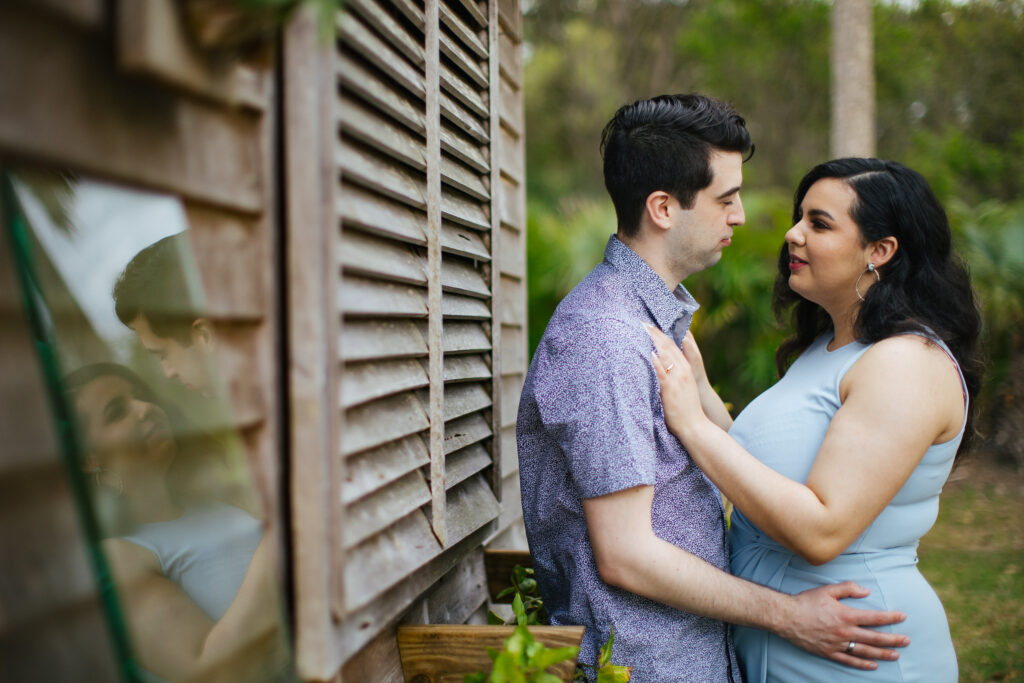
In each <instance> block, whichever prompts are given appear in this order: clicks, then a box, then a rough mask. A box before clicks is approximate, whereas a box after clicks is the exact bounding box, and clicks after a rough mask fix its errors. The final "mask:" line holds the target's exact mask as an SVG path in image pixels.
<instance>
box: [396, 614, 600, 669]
mask: <svg viewBox="0 0 1024 683" xmlns="http://www.w3.org/2000/svg"><path fill="white" fill-rule="evenodd" d="M513 628H514V627H512V626H458V625H442V624H439V625H434V626H400V627H399V628H398V649H399V651H400V652H401V656H402V670H403V671H404V673H405V680H406V681H422V683H461V682H462V679H463V677H464V676H465V675H467V674H471V673H475V672H477V671H489V670H490V668H491V666H492V664H493V662H491V659H490V657H489V656H488V654H487V650H486V649H485V648H491V649H495V650H501V648H502V646H503V643H504V641H505V639H506V638H508V637H509V636H511V635H512V631H513ZM530 633H532V634H533V637H534V638H535V639H537V640H538V641H540V642H541V643H543V644H544V645H545V646H547V647H550V648H555V647H579V645H580V643H581V642H582V641H583V627H582V626H531V627H530ZM575 670H576V660H575V658H574V659H573V660H572V661H566V662H561V663H559V664H558V665H556V666H554V667H552V668H551V669H550V671H551V672H552V673H554V675H556V676H558V677H559V679H561V680H563V681H571V680H572V677H573V673H574V672H575Z"/></svg>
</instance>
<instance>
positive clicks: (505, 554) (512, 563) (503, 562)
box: [484, 549, 533, 605]
mask: <svg viewBox="0 0 1024 683" xmlns="http://www.w3.org/2000/svg"><path fill="white" fill-rule="evenodd" d="M516 565H519V566H521V567H526V568H532V567H533V556H532V555H530V551H529V550H490V549H488V550H485V551H484V568H485V569H486V570H487V594H488V596H489V597H490V599H491V601H492V602H497V603H499V604H507V605H510V604H512V596H511V595H508V596H505V597H503V598H501V599H500V600H499V599H498V597H497V596H498V593H500V592H501V591H503V590H505V589H506V588H508V587H509V586H512V585H513V578H512V577H513V570H514V569H515V567H516Z"/></svg>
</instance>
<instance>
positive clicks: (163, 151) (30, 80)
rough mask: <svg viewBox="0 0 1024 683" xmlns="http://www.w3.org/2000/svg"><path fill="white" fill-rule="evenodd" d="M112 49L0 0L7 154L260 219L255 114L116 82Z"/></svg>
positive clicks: (2, 143)
mask: <svg viewBox="0 0 1024 683" xmlns="http://www.w3.org/2000/svg"><path fill="white" fill-rule="evenodd" d="M40 45H47V46H49V47H48V48H47V49H46V50H42V51H40V50H39V49H38V48H39V46H40ZM109 50H110V48H109V46H108V45H106V44H105V43H101V42H94V41H93V39H92V37H91V36H87V35H84V34H83V32H82V31H81V30H80V29H78V28H76V27H75V26H73V25H71V24H70V23H63V22H54V21H48V20H46V19H45V17H42V16H40V15H39V14H38V13H37V12H30V11H24V10H23V9H22V8H20V7H16V6H14V5H11V4H10V3H0V64H3V65H4V66H5V68H4V78H3V79H0V102H4V103H6V104H8V106H4V107H0V147H2V148H3V149H4V152H5V155H6V156H8V157H10V158H15V157H23V158H31V159H33V160H35V161H36V162H39V163H50V164H55V165H58V166H60V167H61V168H69V169H73V170H75V171H78V172H83V173H90V174H95V175H97V176H99V177H105V178H111V179H115V180H120V181H124V182H127V183H130V184H132V185H137V186H140V185H141V186H145V187H150V188H154V189H158V190H163V191H169V192H175V193H180V194H184V195H186V196H188V197H189V198H190V199H194V200H199V201H204V202H208V203H210V204H213V205H217V206H221V207H224V208H228V209H234V210H238V211H241V212H245V213H249V214H259V213H260V212H261V211H262V210H263V206H264V205H263V194H264V191H265V188H264V184H263V179H262V177H261V169H262V167H263V158H262V151H263V150H262V145H263V141H262V136H261V120H260V119H261V117H260V116H259V115H257V114H256V113H254V112H252V111H245V110H237V109H223V108H219V107H212V106H210V105H209V104H208V103H205V102H201V101H197V100H194V99H192V98H182V97H175V96H174V95H173V94H172V93H169V92H168V91H167V90H165V89H163V88H160V87H157V86H156V85H153V84H147V83H139V81H138V80H137V79H129V78H119V77H116V74H114V73H113V71H112V68H111V57H110V53H109ZM40 84H46V87H40ZM26 93H31V94H32V96H31V97H26ZM195 140H202V141H203V144H198V145H197V144H194V141H195ZM140 150H145V153H140Z"/></svg>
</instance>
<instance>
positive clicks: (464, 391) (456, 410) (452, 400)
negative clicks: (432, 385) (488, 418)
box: [444, 382, 491, 422]
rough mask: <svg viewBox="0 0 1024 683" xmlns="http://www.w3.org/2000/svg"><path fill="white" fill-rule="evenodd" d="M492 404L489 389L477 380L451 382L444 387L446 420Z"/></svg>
mask: <svg viewBox="0 0 1024 683" xmlns="http://www.w3.org/2000/svg"><path fill="white" fill-rule="evenodd" d="M490 405H491V397H490V395H489V394H488V393H487V390H486V389H484V387H483V386H482V385H480V384H478V383H476V382H473V383H470V384H449V385H446V386H445V388H444V419H445V422H448V421H449V420H454V419H455V418H457V417H462V416H464V415H468V414H469V413H472V412H475V411H478V410H484V409H485V408H487V407H489V406H490Z"/></svg>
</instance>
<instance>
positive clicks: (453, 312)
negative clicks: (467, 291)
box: [441, 294, 491, 320]
mask: <svg viewBox="0 0 1024 683" xmlns="http://www.w3.org/2000/svg"><path fill="white" fill-rule="evenodd" d="M441 310H442V312H443V313H444V318H445V320H487V319H489V318H490V317H491V309H490V307H489V306H488V305H487V302H486V301H484V300H482V299H475V298H472V297H468V296H459V295H458V294H445V295H444V296H443V297H442V298H441Z"/></svg>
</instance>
